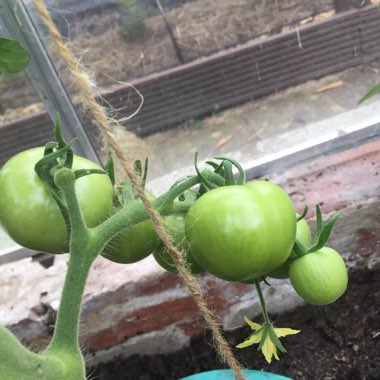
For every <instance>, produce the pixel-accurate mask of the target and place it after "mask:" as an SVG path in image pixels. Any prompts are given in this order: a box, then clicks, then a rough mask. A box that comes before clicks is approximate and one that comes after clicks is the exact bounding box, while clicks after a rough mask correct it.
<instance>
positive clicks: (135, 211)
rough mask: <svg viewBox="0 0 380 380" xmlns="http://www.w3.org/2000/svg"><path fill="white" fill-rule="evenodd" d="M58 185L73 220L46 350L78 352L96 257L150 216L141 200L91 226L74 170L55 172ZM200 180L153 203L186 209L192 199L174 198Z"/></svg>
mask: <svg viewBox="0 0 380 380" xmlns="http://www.w3.org/2000/svg"><path fill="white" fill-rule="evenodd" d="M54 181H55V184H56V185H57V186H58V187H59V188H60V190H61V191H62V193H63V196H64V199H65V204H66V207H67V211H68V216H69V221H70V255H69V262H68V269H67V273H66V277H65V283H64V287H63V292H62V297H61V303H60V307H59V310H58V315H57V320H56V326H55V330H54V334H53V338H52V340H51V342H50V344H49V346H48V347H47V349H46V351H45V353H46V354H47V353H50V352H53V351H62V350H68V351H71V352H73V351H76V352H77V353H79V354H80V347H79V339H78V335H79V321H80V311H81V304H82V298H83V293H84V289H85V285H86V281H87V278H88V274H89V271H90V268H91V265H92V263H93V261H94V260H95V258H96V256H97V255H98V254H99V253H100V252H101V250H102V249H103V248H104V245H105V244H106V243H107V242H108V241H109V240H110V239H111V238H112V237H113V236H114V235H115V234H117V233H118V232H119V231H120V230H122V229H123V228H126V227H128V226H130V225H133V224H135V223H138V222H140V221H143V220H145V219H147V218H148V214H147V212H146V211H145V209H144V206H143V205H142V203H141V202H134V203H132V204H130V205H128V207H125V208H123V209H122V210H120V211H119V212H117V213H116V214H115V215H113V216H112V217H110V218H109V219H107V220H106V221H105V222H103V223H102V224H100V225H99V226H97V227H94V228H87V227H86V225H85V223H84V221H83V218H82V214H81V212H80V208H79V204H78V200H77V197H76V194H75V187H74V185H75V176H74V173H73V172H72V171H71V170H70V169H66V168H61V169H59V170H58V171H57V172H56V173H55V177H54ZM198 183H199V180H198V178H197V177H191V178H189V179H187V180H185V181H183V182H180V183H179V184H177V185H176V186H174V187H173V188H172V189H170V190H169V191H168V192H167V193H166V194H164V195H162V196H160V197H158V198H157V199H156V200H155V201H154V202H153V207H155V208H157V209H159V210H160V212H161V213H162V214H169V213H178V212H186V211H187V210H188V209H189V208H190V207H191V205H192V203H191V202H185V201H184V202H176V204H175V205H174V204H173V201H174V200H175V199H176V198H177V197H178V196H179V195H180V194H182V193H183V192H184V191H186V190H187V189H189V188H191V187H193V186H195V185H196V184H198Z"/></svg>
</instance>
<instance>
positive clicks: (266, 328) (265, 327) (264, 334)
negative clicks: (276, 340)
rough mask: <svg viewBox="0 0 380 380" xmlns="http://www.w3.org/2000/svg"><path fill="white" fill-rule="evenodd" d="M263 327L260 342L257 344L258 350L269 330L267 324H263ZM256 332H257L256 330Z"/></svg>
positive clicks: (261, 346)
mask: <svg viewBox="0 0 380 380" xmlns="http://www.w3.org/2000/svg"><path fill="white" fill-rule="evenodd" d="M263 329H264V331H263V335H262V337H261V340H260V344H259V346H258V347H257V351H260V350H261V349H262V348H263V345H264V343H265V339H266V338H267V336H268V333H269V331H268V326H267V325H266V324H264V325H263ZM256 332H257V331H256Z"/></svg>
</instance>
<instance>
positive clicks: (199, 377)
mask: <svg viewBox="0 0 380 380" xmlns="http://www.w3.org/2000/svg"><path fill="white" fill-rule="evenodd" d="M243 374H244V377H245V380H292V379H291V378H290V377H285V376H281V375H277V374H275V373H270V372H264V371H256V370H253V369H246V370H243ZM180 380H235V375H234V372H233V371H232V370H230V369H217V370H214V371H207V372H201V373H196V374H195V375H191V376H187V377H183V378H182V379H180Z"/></svg>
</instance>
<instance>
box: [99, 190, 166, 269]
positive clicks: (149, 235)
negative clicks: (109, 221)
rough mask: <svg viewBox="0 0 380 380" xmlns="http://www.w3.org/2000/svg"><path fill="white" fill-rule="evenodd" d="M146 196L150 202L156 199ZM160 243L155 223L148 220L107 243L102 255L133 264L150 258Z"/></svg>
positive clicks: (125, 230)
mask: <svg viewBox="0 0 380 380" xmlns="http://www.w3.org/2000/svg"><path fill="white" fill-rule="evenodd" d="M146 195H147V197H148V199H149V200H150V201H152V200H154V198H155V197H154V195H153V194H151V193H149V192H146ZM138 202H141V201H140V200H138ZM115 211H117V210H115ZM158 242H159V238H158V235H157V232H156V230H155V228H154V225H153V222H152V221H151V220H150V219H148V220H144V221H143V222H140V223H137V224H134V225H133V226H131V227H128V228H126V229H124V230H122V231H121V232H120V233H118V234H117V235H116V236H115V237H114V238H112V239H111V240H110V241H109V242H108V243H107V245H106V246H105V248H104V249H103V251H102V253H101V255H102V256H104V257H105V258H107V259H108V260H110V261H113V262H115V263H119V264H132V263H136V262H138V261H140V260H142V259H145V257H147V256H149V255H150V254H151V253H152V252H153V251H154V250H155V249H156V248H157V245H158Z"/></svg>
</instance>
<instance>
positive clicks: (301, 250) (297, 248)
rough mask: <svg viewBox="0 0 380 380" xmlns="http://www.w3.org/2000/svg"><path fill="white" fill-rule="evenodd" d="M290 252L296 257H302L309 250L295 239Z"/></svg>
mask: <svg viewBox="0 0 380 380" xmlns="http://www.w3.org/2000/svg"><path fill="white" fill-rule="evenodd" d="M292 252H294V253H295V254H296V256H297V257H302V256H305V255H306V254H307V253H308V252H309V250H308V248H307V247H306V246H305V245H303V244H302V243H301V242H300V241H299V240H297V239H296V241H295V242H294V246H293V251H292Z"/></svg>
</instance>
